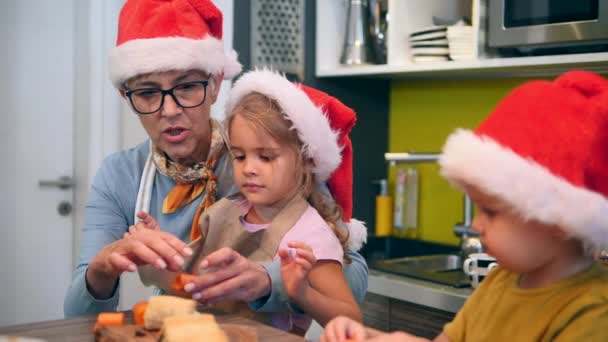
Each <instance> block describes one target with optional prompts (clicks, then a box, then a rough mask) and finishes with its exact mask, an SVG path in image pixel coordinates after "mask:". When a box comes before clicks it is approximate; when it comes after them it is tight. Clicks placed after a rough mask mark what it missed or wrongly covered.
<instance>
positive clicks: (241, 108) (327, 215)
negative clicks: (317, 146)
mask: <svg viewBox="0 0 608 342" xmlns="http://www.w3.org/2000/svg"><path fill="white" fill-rule="evenodd" d="M236 115H239V116H240V117H241V118H243V119H245V121H247V122H248V123H249V124H250V125H251V126H252V127H253V128H255V129H262V130H263V131H264V132H266V133H268V134H269V135H270V136H271V137H272V138H273V139H275V140H276V141H277V142H278V143H279V144H280V145H282V146H287V147H289V148H291V149H292V150H293V152H294V153H296V155H297V156H299V158H297V162H296V163H297V164H296V172H297V175H296V177H297V179H298V184H299V187H300V193H301V194H302V195H303V196H304V197H305V198H306V200H307V201H308V203H310V205H311V206H312V207H314V208H315V209H316V210H317V212H319V214H320V215H321V217H322V218H323V219H324V220H325V221H326V222H327V224H328V225H329V227H330V228H331V230H332V231H333V232H334V234H336V237H337V238H338V240H339V241H340V244H341V245H342V250H343V251H344V260H345V261H346V262H347V263H350V258H348V257H347V252H348V232H347V230H345V229H343V227H342V226H341V225H340V222H341V219H342V208H340V206H339V205H338V204H337V203H336V202H335V201H334V200H333V199H331V198H330V197H329V196H327V195H325V194H323V193H321V192H320V191H319V189H318V185H317V181H316V179H315V175H314V173H313V172H312V166H313V165H312V160H311V159H309V158H307V157H306V156H305V154H304V143H303V142H302V141H301V140H300V138H299V137H298V132H297V130H295V129H294V128H293V125H292V123H291V121H289V119H288V118H287V117H286V116H285V115H284V114H283V112H282V110H281V107H280V106H279V104H278V103H277V102H276V101H275V100H273V99H271V98H270V97H268V96H266V95H264V94H261V93H258V92H252V93H250V94H247V95H245V96H243V98H242V99H241V100H240V101H239V103H238V104H237V105H236V106H235V107H234V109H233V111H232V113H230V114H229V116H228V120H227V122H226V127H227V129H228V132H230V126H231V123H232V120H233V118H234V117H235V116H236Z"/></svg>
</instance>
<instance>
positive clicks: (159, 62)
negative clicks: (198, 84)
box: [109, 0, 241, 87]
mask: <svg viewBox="0 0 608 342" xmlns="http://www.w3.org/2000/svg"><path fill="white" fill-rule="evenodd" d="M222 20H223V17H222V12H220V10H219V9H218V8H217V7H215V5H214V4H213V3H212V2H211V1H210V0H164V1H159V0H128V1H127V2H126V4H125V5H124V7H123V8H122V11H121V12H120V18H119V24H118V39H117V42H116V46H115V47H114V48H112V49H111V51H110V57H109V69H110V79H111V80H112V83H113V84H114V85H115V86H116V87H119V86H120V85H121V84H122V83H123V82H124V81H126V80H128V79H129V78H131V77H133V76H136V75H141V74H147V73H150V72H162V71H168V70H190V69H194V70H203V71H206V72H208V73H210V74H212V75H223V77H224V78H225V79H230V78H232V77H234V76H236V75H237V74H238V73H240V72H241V65H240V64H239V62H238V61H237V55H236V52H235V51H234V50H232V51H229V52H225V51H224V44H223V42H222Z"/></svg>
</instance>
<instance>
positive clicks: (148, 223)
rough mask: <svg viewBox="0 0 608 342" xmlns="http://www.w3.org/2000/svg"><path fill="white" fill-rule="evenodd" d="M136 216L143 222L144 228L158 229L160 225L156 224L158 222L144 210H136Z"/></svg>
mask: <svg viewBox="0 0 608 342" xmlns="http://www.w3.org/2000/svg"><path fill="white" fill-rule="evenodd" d="M137 218H138V219H140V220H141V221H140V222H143V223H144V226H145V227H146V228H149V229H153V230H160V225H159V224H158V222H156V220H155V219H154V217H152V216H150V215H149V214H148V213H146V212H145V211H140V212H138V213H137Z"/></svg>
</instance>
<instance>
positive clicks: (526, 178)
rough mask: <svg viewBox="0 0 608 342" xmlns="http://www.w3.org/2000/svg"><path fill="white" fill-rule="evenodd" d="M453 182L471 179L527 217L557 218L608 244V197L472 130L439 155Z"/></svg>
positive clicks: (591, 240) (574, 231)
mask: <svg viewBox="0 0 608 342" xmlns="http://www.w3.org/2000/svg"><path fill="white" fill-rule="evenodd" d="M439 164H440V165H441V174H442V176H444V177H445V178H447V179H448V180H449V181H450V183H452V184H453V185H454V186H456V187H458V188H461V189H462V187H463V185H464V184H470V185H473V186H475V187H478V188H480V189H481V190H483V191H485V192H487V193H488V194H491V195H494V196H496V197H498V198H500V199H501V200H503V201H505V202H506V203H508V204H509V205H511V206H512V207H513V208H514V209H515V210H516V212H518V213H519V214H520V215H522V217H524V218H525V219H534V220H537V221H539V222H543V223H545V224H555V225H557V226H559V227H561V228H562V229H565V230H566V233H568V234H570V235H571V236H574V237H576V238H579V239H581V240H583V241H584V242H585V243H587V244H588V245H592V246H593V247H595V248H599V249H604V248H608V200H607V199H606V198H605V197H604V196H602V195H600V194H598V193H595V192H593V191H590V190H587V189H585V188H581V187H578V186H575V185H573V184H571V183H570V182H568V181H566V180H564V179H563V178H561V177H559V176H556V175H554V174H553V173H551V172H550V171H549V170H548V169H547V168H545V167H544V166H542V165H541V164H538V163H536V162H535V161H533V160H529V159H525V158H522V157H521V156H520V155H518V154H516V153H515V152H513V151H512V150H511V149H508V148H505V147H504V146H501V145H500V144H498V143H497V142H496V141H494V140H493V139H491V138H489V137H486V136H481V137H480V136H478V135H476V134H475V133H473V132H471V131H469V130H463V129H460V130H457V131H456V132H455V133H453V134H452V135H450V137H449V138H448V140H447V142H446V144H445V146H444V148H443V153H442V155H441V157H440V159H439Z"/></svg>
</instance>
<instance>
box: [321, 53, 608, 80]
mask: <svg viewBox="0 0 608 342" xmlns="http://www.w3.org/2000/svg"><path fill="white" fill-rule="evenodd" d="M573 68H584V69H586V70H591V71H595V72H599V73H602V72H604V73H605V72H608V52H597V53H585V54H570V55H553V56H534V57H511V58H489V59H482V60H475V61H448V62H437V63H422V64H420V63H419V64H414V63H409V64H403V65H387V64H384V65H361V66H338V67H335V68H331V69H329V68H328V69H319V70H317V77H350V76H365V77H376V78H388V79H405V78H453V77H458V76H459V77H466V78H478V77H479V78H481V77H505V76H509V77H517V76H554V75H558V74H560V73H562V72H564V71H567V70H570V69H573Z"/></svg>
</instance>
